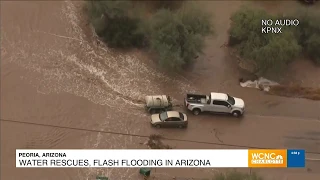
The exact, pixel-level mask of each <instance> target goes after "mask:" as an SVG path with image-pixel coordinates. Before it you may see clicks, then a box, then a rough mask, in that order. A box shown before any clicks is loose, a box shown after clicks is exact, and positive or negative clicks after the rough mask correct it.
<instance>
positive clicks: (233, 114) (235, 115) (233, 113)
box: [232, 111, 241, 117]
mask: <svg viewBox="0 0 320 180" xmlns="http://www.w3.org/2000/svg"><path fill="white" fill-rule="evenodd" d="M232 116H233V117H240V116H241V113H240V111H233V112H232Z"/></svg>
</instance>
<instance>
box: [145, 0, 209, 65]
mask: <svg viewBox="0 0 320 180" xmlns="http://www.w3.org/2000/svg"><path fill="white" fill-rule="evenodd" d="M147 24H148V27H147V29H148V30H147V31H148V34H150V36H149V39H150V45H151V49H152V50H154V51H155V52H156V53H157V54H158V55H159V64H160V65H161V66H162V67H165V68H168V69H171V70H172V69H174V70H179V69H181V68H182V67H183V66H184V65H188V64H191V63H192V62H193V61H194V59H195V57H196V56H198V54H199V53H201V52H202V49H203V47H204V37H205V36H207V35H209V34H210V33H212V29H211V24H210V21H209V15H208V14H206V13H204V12H202V11H201V10H200V9H197V8H196V7H195V6H193V7H191V6H189V5H187V8H182V9H181V10H179V11H178V12H173V11H170V10H167V9H161V10H159V11H158V12H157V13H155V14H154V15H153V17H152V18H151V19H150V20H149V21H148V23H147Z"/></svg>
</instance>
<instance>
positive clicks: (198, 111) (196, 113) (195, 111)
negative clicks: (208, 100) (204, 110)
mask: <svg viewBox="0 0 320 180" xmlns="http://www.w3.org/2000/svg"><path fill="white" fill-rule="evenodd" d="M200 112H201V110H200V109H194V110H193V111H192V113H193V115H196V116H197V115H199V114H200Z"/></svg>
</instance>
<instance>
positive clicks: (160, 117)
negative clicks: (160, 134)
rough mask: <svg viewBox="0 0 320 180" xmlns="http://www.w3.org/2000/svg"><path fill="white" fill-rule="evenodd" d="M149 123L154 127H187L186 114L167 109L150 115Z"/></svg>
mask: <svg viewBox="0 0 320 180" xmlns="http://www.w3.org/2000/svg"><path fill="white" fill-rule="evenodd" d="M151 125H152V126H154V127H156V128H161V127H178V128H186V127H188V118H187V115H186V114H184V113H181V112H178V111H167V112H162V113H160V114H153V115H151Z"/></svg>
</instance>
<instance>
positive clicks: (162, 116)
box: [159, 112, 168, 121]
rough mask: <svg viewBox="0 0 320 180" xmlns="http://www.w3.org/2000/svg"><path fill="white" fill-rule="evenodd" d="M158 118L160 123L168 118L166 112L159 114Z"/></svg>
mask: <svg viewBox="0 0 320 180" xmlns="http://www.w3.org/2000/svg"><path fill="white" fill-rule="evenodd" d="M159 118H160V120H161V121H164V120H166V119H167V118H168V114H167V112H163V113H161V114H159Z"/></svg>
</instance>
